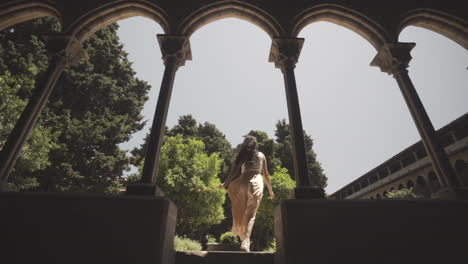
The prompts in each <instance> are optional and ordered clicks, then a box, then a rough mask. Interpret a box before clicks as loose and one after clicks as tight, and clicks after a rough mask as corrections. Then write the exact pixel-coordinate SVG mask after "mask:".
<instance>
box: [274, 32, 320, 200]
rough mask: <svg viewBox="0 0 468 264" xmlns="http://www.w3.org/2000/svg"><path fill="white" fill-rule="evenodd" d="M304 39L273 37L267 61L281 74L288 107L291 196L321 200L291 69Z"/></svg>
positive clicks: (297, 57)
mask: <svg viewBox="0 0 468 264" xmlns="http://www.w3.org/2000/svg"><path fill="white" fill-rule="evenodd" d="M303 44H304V39H303V38H274V39H273V42H272V45H271V50H270V57H269V62H273V63H275V67H276V68H279V69H280V70H281V72H282V73H283V78H284V86H285V89H286V100H287V104H288V114H289V124H290V125H289V128H290V133H291V138H292V145H293V164H294V177H295V179H296V182H297V187H296V188H295V190H294V191H293V193H292V194H291V197H292V198H324V197H325V192H324V190H323V189H322V188H321V187H319V186H315V185H314V184H315V183H316V182H318V179H315V178H314V177H318V176H317V175H309V168H308V163H307V152H306V148H305V143H304V130H303V128H302V119H301V111H300V107H299V96H298V94H297V87H296V77H295V74H294V68H295V67H296V63H297V61H298V59H299V55H300V53H301V49H302V45H303Z"/></svg>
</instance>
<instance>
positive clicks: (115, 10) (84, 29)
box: [65, 0, 170, 42]
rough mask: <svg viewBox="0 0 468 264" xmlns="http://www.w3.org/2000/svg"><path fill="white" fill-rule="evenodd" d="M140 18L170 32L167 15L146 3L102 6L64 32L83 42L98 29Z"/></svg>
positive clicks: (124, 2) (76, 21) (135, 2)
mask: <svg viewBox="0 0 468 264" xmlns="http://www.w3.org/2000/svg"><path fill="white" fill-rule="evenodd" d="M134 16H142V17H146V18H149V19H152V20H154V21H155V22H157V23H158V24H159V25H160V26H161V27H162V29H163V30H164V32H165V33H169V32H170V26H169V23H168V19H167V14H166V12H164V10H162V9H161V8H159V7H158V6H156V5H154V4H151V3H148V2H146V1H135V0H133V1H132V0H127V1H119V2H111V3H109V4H106V5H102V6H100V7H98V8H96V9H94V10H92V11H90V12H88V13H86V14H84V15H82V16H81V17H80V18H78V19H77V20H75V21H74V22H73V23H72V24H71V25H70V26H68V27H67V29H66V30H65V32H66V33H70V34H72V35H75V37H76V38H77V39H78V40H79V41H81V42H83V41H85V40H86V39H87V38H88V37H89V36H90V35H92V34H93V33H94V32H96V31H98V30H99V29H101V28H103V27H105V26H107V25H109V24H111V23H114V22H117V21H119V20H122V19H125V18H129V17H134Z"/></svg>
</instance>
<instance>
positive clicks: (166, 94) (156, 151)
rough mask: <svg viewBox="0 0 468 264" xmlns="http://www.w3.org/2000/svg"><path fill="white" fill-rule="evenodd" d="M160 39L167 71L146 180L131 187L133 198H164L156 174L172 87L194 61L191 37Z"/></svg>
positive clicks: (143, 177)
mask: <svg viewBox="0 0 468 264" xmlns="http://www.w3.org/2000/svg"><path fill="white" fill-rule="evenodd" d="M157 37H158V41H159V46H160V48H161V53H162V59H163V61H164V65H165V69H164V75H163V79H162V82H161V89H160V90H159V97H158V103H157V105H156V111H155V114H154V119H153V125H152V127H151V133H150V137H149V142H148V150H147V153H146V156H145V162H144V165H143V172H142V178H141V181H140V182H138V183H135V184H131V185H129V186H128V187H127V190H126V193H127V194H131V195H157V196H162V195H163V193H162V192H161V191H160V189H159V188H157V186H156V173H157V171H158V165H159V156H160V153H161V146H162V141H163V137H164V132H165V128H166V117H167V112H168V110H169V103H170V101H171V94H172V87H173V85H174V78H175V75H176V72H177V70H178V69H179V67H180V66H183V65H184V64H185V61H186V60H191V59H192V53H191V50H190V42H189V39H188V37H187V36H181V35H163V34H160V35H158V36H157Z"/></svg>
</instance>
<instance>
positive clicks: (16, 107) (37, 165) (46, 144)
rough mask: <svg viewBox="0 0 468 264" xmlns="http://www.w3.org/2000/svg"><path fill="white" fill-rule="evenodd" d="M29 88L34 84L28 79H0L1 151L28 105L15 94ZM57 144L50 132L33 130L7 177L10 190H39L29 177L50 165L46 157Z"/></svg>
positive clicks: (2, 77)
mask: <svg viewBox="0 0 468 264" xmlns="http://www.w3.org/2000/svg"><path fill="white" fill-rule="evenodd" d="M32 87H34V81H33V80H32V79H31V78H28V76H24V75H19V76H12V75H11V74H10V73H9V72H5V74H4V75H0V113H2V115H0V148H1V147H3V144H4V143H5V141H6V140H7V138H8V136H9V134H10V132H11V131H12V129H13V127H14V125H15V124H16V120H17V119H18V118H19V115H20V114H21V112H22V111H23V109H24V107H25V105H26V103H27V101H26V100H23V99H21V98H20V97H19V96H18V95H17V94H18V92H19V91H20V90H21V89H23V90H27V89H32ZM56 140H57V134H54V133H52V132H51V129H50V128H46V127H44V126H42V125H37V126H36V127H35V128H34V130H33V131H32V133H31V136H30V138H29V139H28V140H27V141H26V143H25V145H24V146H23V148H22V155H21V156H20V157H19V158H18V160H17V161H16V166H15V169H14V170H13V171H12V172H11V174H10V178H9V181H10V183H11V185H12V186H11V187H12V188H14V189H18V190H28V189H32V188H37V187H38V186H39V182H38V181H37V179H36V178H34V177H30V175H31V173H33V172H35V171H37V170H41V169H44V168H46V167H47V166H48V165H50V162H49V160H48V153H49V152H50V150H51V149H54V148H56V147H57V145H56V143H55V141H56Z"/></svg>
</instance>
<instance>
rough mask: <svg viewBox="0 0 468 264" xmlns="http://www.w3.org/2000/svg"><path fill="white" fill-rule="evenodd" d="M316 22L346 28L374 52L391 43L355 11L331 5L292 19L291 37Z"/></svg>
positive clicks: (318, 6) (386, 36) (381, 31)
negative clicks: (373, 49)
mask: <svg viewBox="0 0 468 264" xmlns="http://www.w3.org/2000/svg"><path fill="white" fill-rule="evenodd" d="M317 21H327V22H331V23H334V24H337V25H340V26H343V27H346V28H348V29H350V30H352V31H354V32H356V33H357V34H359V35H361V36H362V37H363V38H365V39H366V40H367V41H369V42H370V44H371V45H372V46H374V48H375V49H376V50H379V49H380V47H381V46H382V45H383V44H384V43H387V42H391V39H390V37H389V36H388V34H386V32H385V30H384V29H383V27H382V26H381V25H379V24H378V23H377V22H375V21H373V20H371V19H370V18H368V17H367V16H365V15H363V14H361V13H359V12H357V11H355V10H352V9H349V8H346V7H342V6H339V5H333V4H323V5H317V6H314V7H311V8H308V9H306V10H304V11H303V12H301V13H300V14H299V15H298V16H296V18H295V19H294V26H293V29H292V36H293V37H297V35H299V33H300V32H301V30H302V29H303V28H305V27H306V26H307V25H309V24H311V23H313V22H317Z"/></svg>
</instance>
